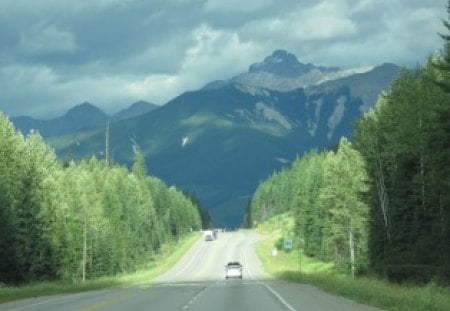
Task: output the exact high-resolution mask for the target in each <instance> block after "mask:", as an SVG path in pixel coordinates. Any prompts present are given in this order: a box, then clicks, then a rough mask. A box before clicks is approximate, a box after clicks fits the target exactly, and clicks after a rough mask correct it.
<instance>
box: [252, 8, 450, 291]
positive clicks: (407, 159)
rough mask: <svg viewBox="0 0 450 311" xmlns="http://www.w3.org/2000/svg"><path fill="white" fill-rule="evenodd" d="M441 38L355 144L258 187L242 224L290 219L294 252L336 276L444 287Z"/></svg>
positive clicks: (447, 140)
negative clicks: (336, 272)
mask: <svg viewBox="0 0 450 311" xmlns="http://www.w3.org/2000/svg"><path fill="white" fill-rule="evenodd" d="M448 13H449V16H450V2H449V6H448ZM444 25H445V26H446V28H447V30H449V31H450V24H449V22H447V21H444ZM441 37H442V38H443V40H444V48H443V50H442V51H441V52H440V53H438V54H437V55H433V56H432V57H430V58H429V59H428V60H427V62H426V64H425V65H423V66H420V67H418V68H416V69H413V70H407V69H404V70H403V71H402V72H401V73H400V74H399V76H398V77H397V79H396V80H395V81H394V83H393V84H392V85H391V87H390V90H389V91H388V92H386V93H385V94H382V95H380V97H379V99H378V101H377V103H376V106H375V107H374V108H373V109H372V110H370V111H369V112H367V113H365V115H364V116H363V117H362V118H361V119H360V120H358V121H357V122H356V123H355V125H354V133H353V137H352V142H350V141H349V140H348V139H346V138H342V139H341V141H340V143H339V146H338V147H337V149H336V150H333V151H331V150H327V151H321V152H319V151H310V152H308V153H306V154H304V155H303V156H301V157H298V158H297V159H296V160H295V161H294V162H293V164H292V165H291V167H290V168H287V169H284V170H283V171H280V172H277V173H274V174H273V175H272V176H271V177H270V178H269V179H267V180H266V181H264V182H262V183H261V184H260V185H259V187H258V188H257V190H256V193H255V194H254V196H253V198H252V200H251V203H250V205H249V208H248V209H247V215H246V222H247V225H248V226H255V225H257V224H258V223H259V222H261V221H264V220H265V219H267V218H269V217H271V216H274V215H278V214H282V213H288V214H289V215H292V217H294V219H295V239H294V242H295V243H296V245H297V247H300V248H301V249H302V251H303V252H304V253H305V254H306V255H308V256H311V257H313V258H316V259H318V260H321V261H327V262H333V263H334V267H335V268H336V269H337V270H339V271H341V272H344V273H348V274H351V275H355V274H367V273H374V274H376V275H379V276H382V277H387V278H389V279H391V280H395V281H400V282H402V281H406V280H408V281H411V280H412V281H418V282H429V281H431V280H434V281H438V282H443V283H447V284H448V283H450V35H445V34H441Z"/></svg>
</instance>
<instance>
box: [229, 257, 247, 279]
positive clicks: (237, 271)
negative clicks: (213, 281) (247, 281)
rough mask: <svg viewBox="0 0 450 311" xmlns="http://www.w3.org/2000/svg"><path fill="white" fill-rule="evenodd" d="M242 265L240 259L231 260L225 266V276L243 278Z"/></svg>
mask: <svg viewBox="0 0 450 311" xmlns="http://www.w3.org/2000/svg"><path fill="white" fill-rule="evenodd" d="M242 267H243V266H242V265H241V264H240V263H239V262H238V261H233V262H229V263H228V264H227V265H226V266H225V278H226V279H228V278H240V279H242Z"/></svg>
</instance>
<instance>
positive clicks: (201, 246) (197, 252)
mask: <svg viewBox="0 0 450 311" xmlns="http://www.w3.org/2000/svg"><path fill="white" fill-rule="evenodd" d="M204 245H205V244H204V243H201V242H200V247H199V248H198V249H197V251H196V252H195V253H194V255H193V256H192V257H191V260H190V261H189V262H188V263H187V264H186V266H184V268H183V269H181V270H179V271H178V272H177V273H175V275H173V276H172V280H173V279H175V278H176V277H177V276H179V275H180V274H181V273H183V272H184V271H186V269H187V268H188V267H189V266H190V265H192V263H193V262H194V260H195V259H196V257H197V255H198V254H199V253H200V250H201V249H202V248H203V246H204Z"/></svg>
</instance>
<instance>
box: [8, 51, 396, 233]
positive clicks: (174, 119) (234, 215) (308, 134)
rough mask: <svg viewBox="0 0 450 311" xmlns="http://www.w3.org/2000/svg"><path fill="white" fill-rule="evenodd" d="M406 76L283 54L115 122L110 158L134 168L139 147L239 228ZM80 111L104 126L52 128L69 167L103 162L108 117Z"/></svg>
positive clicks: (155, 166) (168, 176)
mask: <svg viewBox="0 0 450 311" xmlns="http://www.w3.org/2000/svg"><path fill="white" fill-rule="evenodd" d="M399 70H400V67H398V66H396V65H394V64H382V65H380V66H374V67H365V68H356V69H347V70H341V69H339V68H337V67H330V68H327V67H321V66H315V65H313V64H303V63H301V62H299V61H298V59H297V57H296V56H295V55H293V54H291V53H288V52H287V51H283V50H277V51H274V52H273V53H272V54H271V55H269V56H268V57H266V58H265V59H264V60H263V61H262V62H260V63H255V64H252V65H250V67H249V70H248V72H246V73H242V74H239V75H236V76H235V77H233V78H231V79H226V80H220V81H213V82H211V83H208V84H207V85H205V86H204V87H203V88H201V89H199V90H195V91H190V92H186V93H183V94H181V95H179V96H177V97H175V98H174V99H172V100H170V101H169V102H168V103H166V104H165V105H163V106H161V107H159V108H158V109H154V110H152V111H148V112H145V113H139V114H135V115H134V116H133V117H129V118H126V119H124V118H118V119H115V120H113V119H109V120H111V121H110V122H111V124H110V152H111V154H112V156H113V160H114V161H115V162H118V163H123V164H126V165H131V163H132V161H133V156H134V155H133V150H135V148H136V147H138V148H139V149H140V150H142V151H143V152H144V154H145V157H146V164H147V167H148V171H149V173H150V174H153V175H156V176H158V177H160V178H162V179H163V180H164V181H166V182H167V183H169V184H174V185H176V186H178V187H181V188H183V189H186V190H188V191H189V192H191V193H193V194H195V195H196V196H197V197H198V198H199V200H200V202H201V203H202V205H203V206H204V207H205V208H207V209H208V210H209V211H210V213H211V215H212V217H213V220H214V221H215V224H216V225H217V226H237V225H239V223H240V221H241V217H242V215H243V212H244V209H245V206H246V204H247V203H248V200H249V199H250V197H251V195H252V193H253V191H254V190H255V188H256V186H257V185H258V183H259V182H260V181H262V180H264V179H266V178H267V177H268V176H269V175H270V174H272V173H273V172H274V171H277V170H280V169H282V168H283V167H285V166H288V165H289V164H290V163H291V162H292V160H294V159H295V158H296V157H297V155H299V154H302V153H304V152H305V151H308V150H310V149H312V148H316V149H322V148H327V147H330V146H334V145H335V144H337V142H338V141H339V139H340V137H341V136H347V137H348V136H350V135H351V131H352V123H353V122H354V121H355V119H357V118H359V117H360V116H361V114H362V113H363V112H364V111H367V110H368V109H369V108H370V107H372V106H373V105H374V103H375V101H376V98H377V96H378V95H379V94H380V93H381V92H382V91H384V90H388V89H389V86H390V84H391V82H392V81H393V80H394V79H395V77H396V75H397V74H398V72H399ZM78 108H83V109H82V110H84V111H85V113H90V114H92V118H93V117H94V115H96V116H98V118H96V120H98V121H99V122H101V126H99V127H95V126H91V125H93V124H94V123H95V122H94V121H92V120H91V119H89V118H87V115H85V117H81V116H78V117H79V118H81V119H83V120H84V121H85V122H86V124H87V125H89V126H86V127H84V128H83V129H82V130H79V129H75V127H74V128H73V129H75V131H73V130H72V132H70V131H69V130H67V129H66V128H62V129H61V128H60V129H57V130H54V129H52V130H50V129H46V131H48V132H47V134H50V133H51V135H44V136H45V137H47V138H46V139H47V141H48V142H49V143H50V144H51V145H52V146H53V147H54V148H55V149H56V151H57V154H58V156H59V157H60V158H61V159H68V158H72V157H74V158H76V159H81V158H85V157H90V156H96V157H99V158H101V157H103V156H104V150H105V120H107V119H108V118H107V117H105V115H104V114H101V113H100V112H98V111H97V112H96V113H95V114H94V110H95V107H92V106H89V105H87V104H83V105H81V106H79V107H78ZM88 111H90V112H88ZM68 114H69V113H68ZM74 114H75V113H74V112H73V111H72V113H70V114H69V115H74ZM101 116H102V117H101ZM65 117H67V114H66V116H65ZM88 121H89V122H88ZM91 121H92V122H91ZM13 122H15V123H16V122H17V119H16V120H14V119H13ZM46 122H50V121H46ZM55 124H56V122H55ZM16 125H17V123H16ZM78 125H81V120H79V123H78ZM19 128H20V126H19ZM55 134H59V135H55Z"/></svg>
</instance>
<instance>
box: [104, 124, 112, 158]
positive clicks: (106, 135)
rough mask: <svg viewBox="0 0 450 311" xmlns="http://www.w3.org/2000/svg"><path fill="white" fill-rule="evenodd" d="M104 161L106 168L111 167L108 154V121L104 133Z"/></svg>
mask: <svg viewBox="0 0 450 311" xmlns="http://www.w3.org/2000/svg"><path fill="white" fill-rule="evenodd" d="M105 161H106V164H107V165H108V166H110V165H111V155H110V153H109V121H108V122H107V123H106V133H105Z"/></svg>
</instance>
